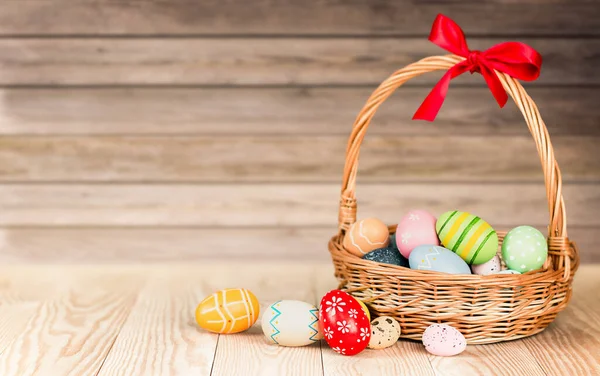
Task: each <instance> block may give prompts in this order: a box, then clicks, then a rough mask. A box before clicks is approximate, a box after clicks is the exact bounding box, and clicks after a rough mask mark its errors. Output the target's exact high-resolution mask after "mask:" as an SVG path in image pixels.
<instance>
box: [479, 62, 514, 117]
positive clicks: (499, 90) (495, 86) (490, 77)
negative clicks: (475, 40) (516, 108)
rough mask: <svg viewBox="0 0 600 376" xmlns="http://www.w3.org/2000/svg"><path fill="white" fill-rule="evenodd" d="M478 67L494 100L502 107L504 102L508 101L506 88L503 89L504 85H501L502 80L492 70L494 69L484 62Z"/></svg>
mask: <svg viewBox="0 0 600 376" xmlns="http://www.w3.org/2000/svg"><path fill="white" fill-rule="evenodd" d="M480 68H481V75H482V76H483V78H484V79H485V82H486V83H487V85H488V87H489V88H490V91H491V92H492V95H493V96H494V98H495V99H496V102H498V105H499V106H500V108H503V107H504V105H506V102H507V101H508V94H506V90H504V87H503V86H502V82H500V79H499V78H498V75H497V74H496V72H494V70H492V69H491V68H489V67H488V66H486V65H484V64H481V66H480Z"/></svg>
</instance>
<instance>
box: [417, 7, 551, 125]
mask: <svg viewBox="0 0 600 376" xmlns="http://www.w3.org/2000/svg"><path fill="white" fill-rule="evenodd" d="M429 40H430V41H432V42H433V43H435V44H437V45H438V46H440V47H442V48H443V49H445V50H447V51H450V52H452V53H453V54H455V55H458V56H462V57H464V58H465V60H463V61H461V62H460V63H458V64H456V65H455V66H453V67H452V68H450V69H448V71H447V72H446V74H444V77H442V79H441V80H440V81H439V82H438V83H437V84H436V85H435V87H434V88H433V89H432V90H431V92H430V93H429V95H427V98H425V100H424V101H423V103H422V104H421V106H420V107H419V109H418V110H417V112H415V115H414V116H413V120H414V119H418V120H428V121H433V120H434V119H435V117H436V115H437V113H438V111H439V110H440V108H441V107H442V104H443V103H444V99H445V98H446V93H447V92H448V87H449V86H450V80H452V79H453V78H455V77H457V76H459V75H461V74H463V73H465V72H466V71H470V72H471V74H473V73H474V72H479V73H481V74H482V75H483V78H485V82H487V84H488V86H489V88H490V91H491V92H492V94H493V95H494V98H496V101H497V102H498V104H499V105H500V107H504V105H505V104H506V101H507V100H508V95H507V94H506V91H504V88H503V87H502V83H501V82H500V79H499V78H498V76H497V75H496V72H494V69H495V70H497V71H500V72H504V73H506V74H508V75H509V76H511V77H514V78H517V79H519V80H523V81H533V80H535V79H536V78H538V76H539V75H540V69H541V66H542V56H541V55H540V54H539V53H538V52H537V51H536V50H534V49H533V48H531V47H529V46H528V45H526V44H524V43H520V42H504V43H500V44H497V45H495V46H493V47H491V48H489V49H487V50H485V51H471V50H469V48H468V46H467V40H466V38H465V34H464V33H463V31H462V29H461V28H460V26H458V25H457V24H456V22H454V21H452V20H451V19H450V18H448V17H446V16H444V15H443V14H439V15H438V16H437V17H436V19H435V21H434V22H433V27H432V28H431V34H429Z"/></svg>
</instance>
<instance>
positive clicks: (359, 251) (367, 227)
mask: <svg viewBox="0 0 600 376" xmlns="http://www.w3.org/2000/svg"><path fill="white" fill-rule="evenodd" d="M343 243H344V244H343V245H344V248H345V249H346V250H347V251H348V252H350V253H352V254H353V255H355V256H358V257H362V256H363V255H365V254H367V253H369V252H371V251H372V250H374V249H377V248H384V247H387V246H388V245H389V243H390V233H389V229H388V227H387V226H386V224H385V223H383V222H381V221H380V220H379V219H377V218H367V219H363V220H360V221H358V222H356V223H354V224H353V225H352V226H351V227H350V229H349V230H348V232H347V233H346V236H345V237H344V242H343Z"/></svg>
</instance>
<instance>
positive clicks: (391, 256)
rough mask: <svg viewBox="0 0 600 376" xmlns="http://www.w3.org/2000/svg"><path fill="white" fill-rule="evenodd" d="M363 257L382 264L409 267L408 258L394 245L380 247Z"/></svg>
mask: <svg viewBox="0 0 600 376" xmlns="http://www.w3.org/2000/svg"><path fill="white" fill-rule="evenodd" d="M362 258H363V259H365V260H370V261H374V262H380V263H382V264H390V265H398V266H404V267H408V260H407V259H406V258H404V256H402V255H401V254H400V252H398V249H396V248H393V247H386V248H378V249H376V250H373V251H371V252H369V253H367V254H366V255H364V256H363V257H362Z"/></svg>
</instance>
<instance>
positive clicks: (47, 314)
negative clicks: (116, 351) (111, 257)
mask: <svg viewBox="0 0 600 376" xmlns="http://www.w3.org/2000/svg"><path fill="white" fill-rule="evenodd" d="M29 277H31V275H29ZM69 277H70V276H63V277H62V279H63V280H62V281H61V282H62V283H65V284H67V285H68V287H67V288H66V289H65V290H63V291H62V292H61V293H59V294H58V295H55V296H51V297H49V299H48V300H47V301H46V302H45V303H44V304H42V305H41V306H40V308H39V309H38V310H37V311H36V312H35V314H34V317H33V318H32V319H31V320H30V321H29V323H28V324H27V326H26V327H25V328H24V330H23V331H22V333H21V334H20V335H19V336H18V337H17V338H16V339H15V340H14V341H13V342H12V343H11V344H10V346H8V347H7V348H6V349H5V351H4V352H3V353H2V354H1V355H0V374H2V375H49V374H61V375H77V376H79V375H89V374H95V373H96V372H98V370H99V369H100V367H101V365H102V361H103V359H104V358H105V357H106V355H107V354H108V352H109V350H110V347H111V345H112V343H113V342H114V340H115V338H116V337H117V335H118V333H119V330H120V328H121V326H122V325H123V322H124V321H125V319H126V318H127V315H128V313H129V310H130V309H131V306H132V305H133V303H134V301H135V298H136V294H137V291H136V284H135V283H132V278H131V277H127V276H121V277H118V276H117V277H115V276H113V275H111V276H101V277H98V276H90V277H89V278H88V279H82V278H81V276H79V277H80V278H77V279H76V280H73V279H71V280H69Z"/></svg>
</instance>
